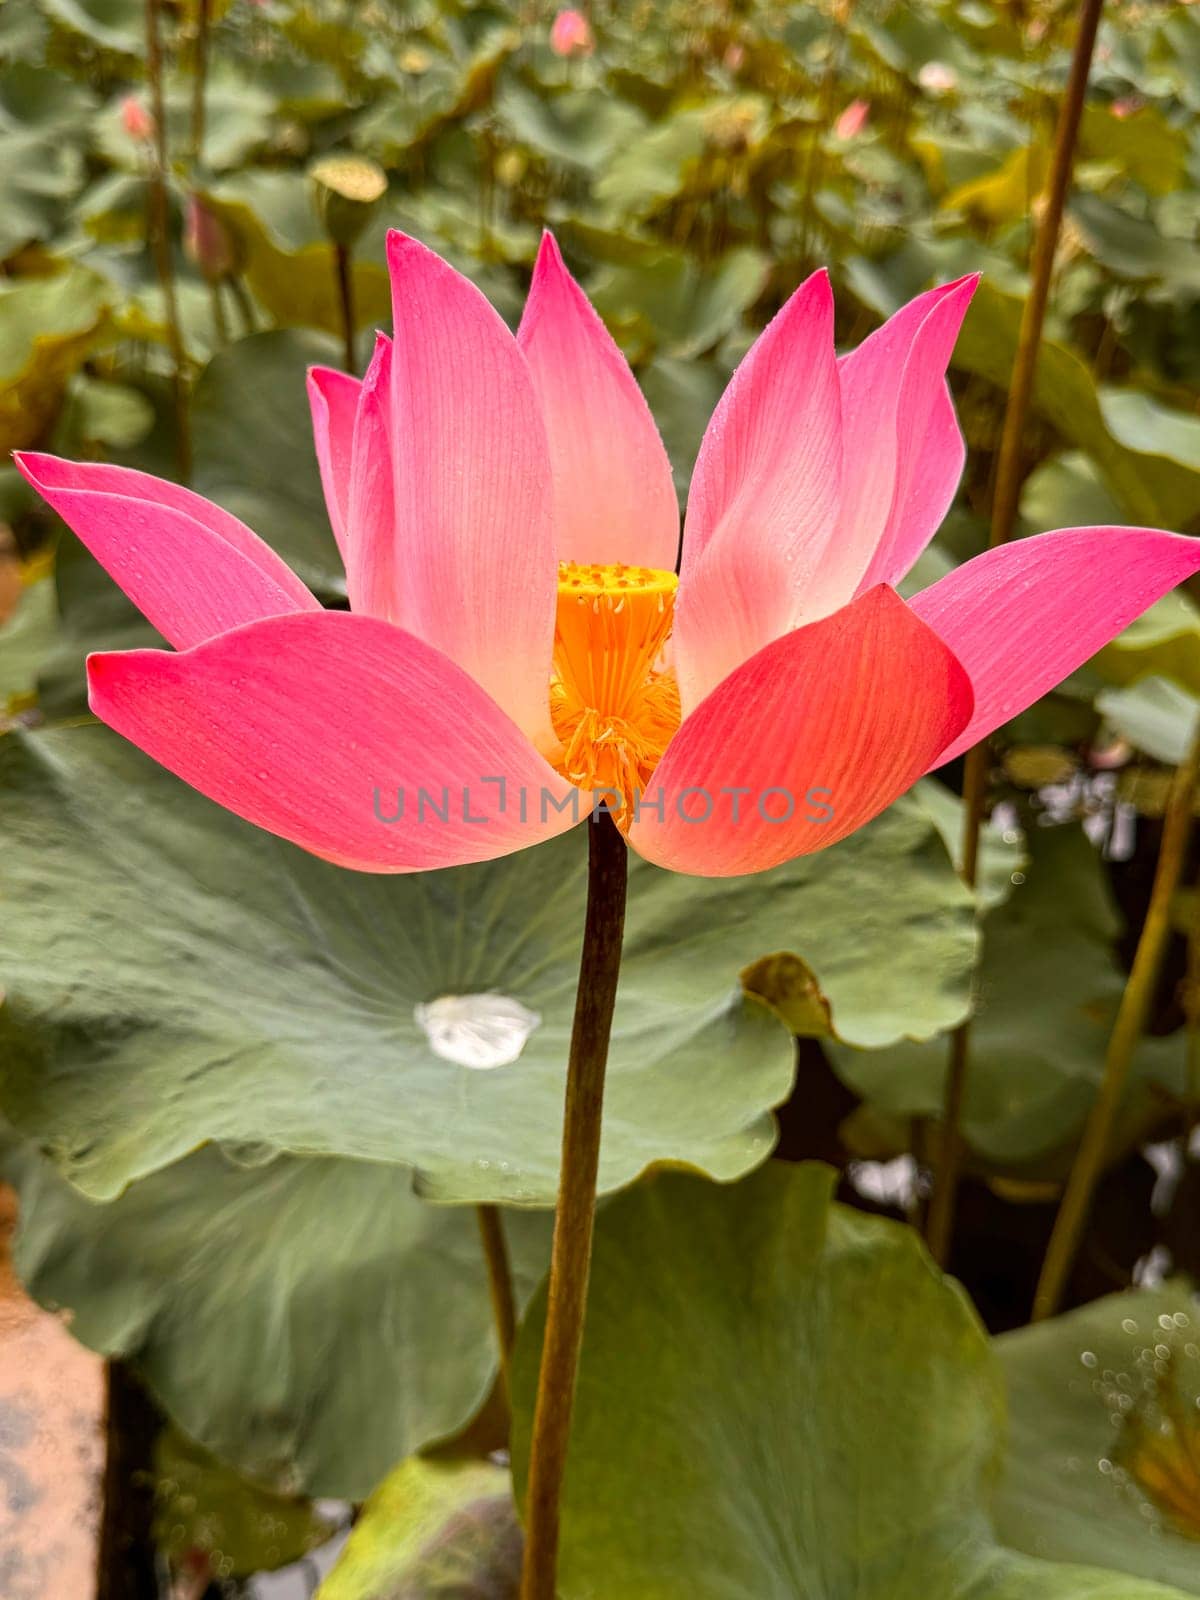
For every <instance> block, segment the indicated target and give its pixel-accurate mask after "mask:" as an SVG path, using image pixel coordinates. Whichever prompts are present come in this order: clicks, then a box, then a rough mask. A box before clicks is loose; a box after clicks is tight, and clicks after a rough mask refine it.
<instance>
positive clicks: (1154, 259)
mask: <svg viewBox="0 0 1200 1600" xmlns="http://www.w3.org/2000/svg"><path fill="white" fill-rule="evenodd" d="M1071 219H1072V221H1073V222H1074V223H1075V225H1076V227H1077V228H1078V229H1079V231H1080V233H1081V234H1082V237H1083V239H1084V241H1085V242H1086V244H1087V246H1088V249H1089V250H1090V251H1091V253H1092V255H1093V256H1094V257H1095V258H1096V260H1097V261H1098V262H1099V263H1100V264H1101V265H1102V266H1104V267H1105V268H1106V269H1107V270H1108V271H1109V272H1111V273H1113V274H1114V275H1115V276H1116V277H1117V278H1127V279H1130V280H1132V281H1133V282H1135V283H1155V282H1157V283H1161V284H1163V285H1165V286H1166V287H1167V288H1168V289H1170V290H1172V291H1173V292H1174V293H1176V294H1178V295H1180V297H1181V298H1183V299H1185V300H1186V299H1191V298H1193V297H1194V296H1195V295H1196V294H1197V293H1200V262H1198V261H1197V259H1196V251H1195V249H1194V248H1193V245H1192V241H1191V240H1190V239H1176V238H1172V237H1171V235H1169V234H1165V233H1163V232H1162V231H1161V230H1160V229H1159V228H1156V227H1155V225H1154V224H1153V223H1152V222H1150V221H1149V220H1148V219H1147V218H1145V217H1139V216H1136V215H1134V213H1133V212H1131V211H1130V210H1129V209H1128V208H1127V207H1122V206H1118V205H1114V204H1113V203H1112V202H1111V201H1110V200H1106V199H1104V198H1103V197H1102V196H1101V195H1098V194H1086V193H1082V194H1077V195H1075V196H1074V198H1073V199H1072V202H1071Z"/></svg>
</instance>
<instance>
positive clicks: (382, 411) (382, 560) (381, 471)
mask: <svg viewBox="0 0 1200 1600" xmlns="http://www.w3.org/2000/svg"><path fill="white" fill-rule="evenodd" d="M391 386H392V343H391V340H390V339H388V338H385V336H384V335H383V334H380V335H379V336H378V337H377V339H376V343H375V354H374V355H373V356H372V357H371V364H370V366H369V367H368V368H367V373H366V377H365V378H364V379H363V381H362V388H361V390H360V392H359V398H358V412H357V415H356V417H355V419H354V443H353V450H352V455H353V464H352V466H351V469H350V494H349V498H348V501H347V512H346V525H347V528H348V530H349V540H348V543H349V552H348V556H347V560H346V581H347V588H348V590H349V595H350V608H351V610H353V611H361V612H364V613H365V614H366V615H367V616H372V617H387V618H388V619H389V620H391V621H396V620H398V618H399V616H400V595H401V587H402V577H401V574H400V572H399V569H398V561H399V551H398V545H397V538H396V531H397V530H396V494H395V486H394V483H393V480H392V446H391V437H392V436H391Z"/></svg>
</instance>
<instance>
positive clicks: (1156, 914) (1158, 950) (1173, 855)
mask: <svg viewBox="0 0 1200 1600" xmlns="http://www.w3.org/2000/svg"><path fill="white" fill-rule="evenodd" d="M1198 773H1200V736H1198V737H1197V739H1196V740H1195V742H1194V743H1193V745H1192V748H1191V749H1190V750H1189V751H1188V753H1187V756H1186V757H1185V758H1184V760H1183V762H1182V763H1181V765H1180V766H1179V767H1178V768H1177V769H1176V771H1175V776H1174V778H1173V780H1172V782H1171V792H1170V795H1169V796H1168V799H1167V809H1166V812H1165V814H1164V817H1163V836H1162V845H1161V846H1160V848H1159V852H1158V864H1157V866H1156V867H1155V869H1154V884H1153V887H1152V888H1151V890H1150V904H1149V906H1148V907H1147V910H1146V920H1145V922H1144V923H1143V925H1142V932H1141V936H1140V938H1139V939H1138V945H1137V950H1136V951H1135V952H1134V957H1133V965H1132V967H1131V968H1130V969H1129V979H1128V981H1127V982H1126V984H1125V990H1124V993H1123V994H1122V995H1121V1004H1120V1006H1119V1008H1118V1010H1117V1020H1116V1022H1115V1023H1114V1024H1113V1031H1112V1034H1111V1036H1110V1038H1109V1041H1108V1051H1107V1054H1106V1055H1105V1058H1104V1077H1103V1078H1102V1079H1101V1082H1100V1092H1099V1094H1098V1095H1097V1096H1096V1101H1095V1104H1094V1105H1093V1106H1092V1111H1091V1115H1090V1116H1089V1117H1088V1120H1087V1126H1086V1127H1085V1128H1084V1130H1083V1138H1082V1139H1081V1140H1080V1143H1079V1149H1078V1150H1077V1151H1076V1152H1075V1160H1074V1162H1073V1163H1072V1166H1071V1175H1070V1177H1069V1178H1068V1179H1067V1187H1066V1189H1065V1190H1064V1192H1063V1197H1062V1203H1061V1205H1060V1206H1059V1210H1058V1216H1057V1217H1056V1218H1055V1219H1054V1231H1053V1232H1052V1233H1051V1235H1050V1243H1049V1245H1048V1246H1047V1247H1046V1259H1045V1260H1044V1261H1043V1263H1042V1273H1041V1277H1040V1278H1039V1279H1038V1286H1037V1291H1036V1293H1035V1294H1034V1297H1033V1321H1034V1322H1040V1321H1041V1320H1042V1319H1043V1318H1044V1317H1051V1316H1053V1315H1054V1313H1055V1311H1057V1310H1058V1306H1059V1303H1060V1301H1061V1300H1062V1295H1063V1290H1064V1289H1065V1287H1066V1283H1067V1279H1068V1277H1069V1276H1070V1273H1071V1268H1072V1267H1073V1266H1074V1264H1075V1256H1076V1254H1077V1252H1078V1249H1079V1240H1080V1236H1081V1235H1082V1233H1083V1229H1084V1225H1085V1224H1086V1222H1087V1218H1088V1212H1089V1210H1090V1209H1091V1203H1092V1195H1093V1193H1094V1192H1095V1188H1096V1184H1097V1183H1098V1182H1099V1179H1100V1174H1101V1172H1102V1171H1103V1168H1104V1159H1105V1156H1106V1155H1107V1153H1108V1148H1109V1143H1110V1141H1111V1138H1112V1132H1113V1127H1114V1125H1115V1123H1116V1120H1117V1114H1118V1112H1119V1111H1120V1109H1121V1102H1122V1100H1123V1099H1124V1097H1125V1087H1126V1084H1127V1083H1128V1080H1129V1069H1130V1066H1131V1065H1132V1063H1133V1054H1134V1051H1135V1049H1136V1048H1137V1043H1138V1039H1139V1038H1140V1037H1141V1032H1142V1026H1143V1024H1144V1023H1145V1020H1146V1013H1147V1011H1148V1010H1149V1007H1150V1002H1151V1000H1152V998H1153V996H1154V986H1155V983H1156V982H1157V980H1158V973H1159V968H1160V966H1161V965H1162V957H1163V951H1164V950H1165V949H1166V946H1167V940H1168V938H1169V937H1170V933H1171V901H1172V899H1173V897H1174V894H1175V890H1176V889H1177V887H1178V885H1179V877H1180V874H1181V872H1182V871H1183V865H1184V859H1185V857H1186V855H1187V845H1188V839H1189V837H1190V835H1191V831H1192V810H1193V807H1194V805H1195V803H1196V780H1197V774H1198Z"/></svg>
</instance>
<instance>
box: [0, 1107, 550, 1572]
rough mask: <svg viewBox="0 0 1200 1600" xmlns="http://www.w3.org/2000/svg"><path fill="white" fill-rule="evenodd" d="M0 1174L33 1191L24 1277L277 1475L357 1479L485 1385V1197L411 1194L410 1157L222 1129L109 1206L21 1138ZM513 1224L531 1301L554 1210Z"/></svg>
mask: <svg viewBox="0 0 1200 1600" xmlns="http://www.w3.org/2000/svg"><path fill="white" fill-rule="evenodd" d="M235 1154H236V1157H237V1159H235ZM0 1173H2V1174H3V1176H4V1177H5V1178H6V1179H7V1180H8V1181H10V1182H11V1183H13V1184H14V1185H15V1187H16V1188H17V1190H18V1193H19V1196H20V1206H21V1222H20V1229H19V1232H18V1235H17V1243H16V1252H15V1264H16V1268H17V1271H18V1273H19V1274H20V1276H21V1278H22V1280H23V1282H24V1283H25V1285H26V1287H27V1288H28V1290H29V1292H30V1293H31V1294H33V1295H34V1296H35V1297H36V1298H37V1299H39V1300H40V1301H42V1302H43V1303H44V1304H47V1305H52V1306H61V1307H65V1308H66V1309H67V1310H68V1311H69V1312H70V1315H71V1331H72V1333H73V1334H74V1335H75V1337H76V1338H77V1339H80V1340H82V1341H83V1343H84V1344H87V1345H89V1346H90V1347H91V1348H92V1349H94V1350H98V1351H99V1352H101V1353H102V1354H103V1355H106V1356H120V1357H122V1358H124V1359H126V1360H128V1361H130V1362H132V1363H133V1365H134V1367H135V1369H136V1370H137V1372H138V1373H139V1374H140V1376H141V1377H142V1378H143V1379H144V1381H145V1382H146V1383H147V1384H148V1385H149V1387H150V1388H151V1389H152V1390H153V1391H154V1393H155V1395H156V1396H157V1397H158V1399H159V1401H160V1402H161V1404H162V1405H163V1407H164V1408H165V1409H166V1411H167V1412H168V1414H169V1415H170V1416H171V1417H172V1418H173V1419H174V1420H175V1421H176V1422H177V1423H178V1424H179V1425H180V1426H181V1427H182V1428H183V1429H184V1430H186V1432H187V1433H188V1434H189V1435H190V1436H191V1437H192V1438H194V1439H196V1440H198V1441H200V1443H201V1444H202V1445H203V1446H204V1447H205V1448H206V1449H207V1450H208V1451H210V1452H211V1453H212V1454H213V1455H214V1456H216V1457H218V1458H219V1459H221V1460H223V1461H227V1462H230V1463H232V1464H233V1465H234V1466H235V1467H236V1468H237V1469H238V1470H239V1472H241V1473H243V1474H245V1475H246V1476H247V1477H248V1478H250V1479H252V1480H253V1481H255V1482H257V1483H258V1484H260V1485H263V1486H265V1488H267V1489H270V1490H272V1491H274V1492H276V1493H282V1494H289V1495H295V1494H299V1493H301V1492H304V1493H307V1494H310V1495H333V1496H337V1497H339V1498H344V1499H350V1500H361V1499H362V1498H363V1497H364V1496H365V1495H367V1494H368V1493H369V1492H370V1490H371V1489H372V1488H373V1487H374V1485H375V1484H376V1483H378V1482H379V1480H380V1479H381V1478H382V1477H383V1476H384V1474H385V1473H387V1472H388V1471H389V1470H390V1469H391V1467H392V1466H393V1464H394V1463H395V1462H396V1461H397V1460H399V1459H401V1458H403V1457H404V1456H407V1455H408V1454H410V1453H411V1452H413V1451H415V1450H419V1449H422V1448H424V1447H425V1446H426V1445H429V1444H431V1443H434V1442H436V1441H438V1440H441V1439H445V1438H448V1437H451V1436H453V1435H454V1434H456V1433H458V1432H459V1431H460V1430H461V1429H462V1428H463V1427H465V1426H466V1424H467V1423H468V1422H470V1420H471V1419H472V1417H474V1416H475V1414H476V1412H477V1411H478V1410H479V1408H480V1406H481V1405H482V1404H483V1401H484V1400H485V1399H486V1397H487V1394H488V1391H489V1389H490V1388H491V1385H492V1382H493V1379H494V1377H495V1374H496V1367H497V1357H496V1346H495V1334H494V1331H493V1321H492V1311H491V1302H490V1299H489V1296H488V1286H487V1278H486V1274H485V1270H484V1262H483V1254H482V1250H481V1246H480V1239H479V1229H478V1224H477V1221H476V1217H475V1212H474V1209H473V1208H471V1207H463V1206H434V1205H429V1204H427V1203H426V1202H425V1201H423V1200H420V1199H418V1198H417V1196H416V1195H415V1194H414V1193H413V1190H412V1174H411V1173H410V1172H408V1171H406V1170H405V1169H404V1168H402V1167H397V1166H391V1165H388V1164H386V1163H383V1162H370V1161H345V1160H337V1159H329V1158H325V1157H296V1156H279V1157H277V1158H275V1159H271V1158H270V1152H269V1151H266V1152H263V1151H254V1150H251V1149H242V1150H240V1151H237V1152H235V1153H225V1152H223V1151H221V1150H219V1149H218V1148H216V1147H215V1146H209V1147H207V1148H206V1149H203V1150H199V1151H197V1152H196V1153H195V1154H194V1155H190V1156H187V1157H185V1158H184V1159H183V1160H182V1161H179V1162H176V1163H175V1164H174V1165H173V1166H170V1167H167V1168H166V1169H164V1170H163V1171H161V1172H157V1173H154V1174H153V1175H152V1176H151V1177H148V1178H145V1179H143V1180H142V1181H141V1182H140V1183H135V1184H133V1185H132V1186H131V1187H130V1188H128V1189H127V1190H126V1191H125V1193H124V1194H123V1195H122V1196H121V1197H120V1198H119V1199H117V1200H114V1201H113V1202H112V1203H111V1204H108V1205H97V1204H95V1203H94V1202H93V1201H90V1200H88V1199H86V1198H85V1197H84V1196H83V1195H82V1194H80V1193H79V1191H78V1190H76V1189H74V1188H72V1186H71V1185H70V1184H69V1183H67V1182H66V1180H65V1179H63V1178H62V1177H61V1176H60V1175H59V1173H58V1171H57V1170H56V1168H55V1167H54V1166H53V1164H52V1163H51V1162H49V1161H47V1160H46V1159H45V1158H44V1157H43V1156H41V1155H39V1154H38V1153H37V1152H36V1151H35V1150H34V1148H33V1147H32V1146H31V1145H29V1144H28V1143H25V1144H20V1143H18V1142H17V1141H15V1140H13V1139H11V1138H10V1139H9V1140H8V1142H7V1145H6V1146H0ZM504 1226H505V1233H506V1237H507V1240H508V1244H509V1251H510V1256H511V1260H512V1270H513V1279H514V1286H515V1289H516V1291H517V1295H518V1298H519V1300H520V1301H521V1302H522V1303H524V1301H525V1299H526V1298H527V1297H528V1295H529V1294H530V1293H531V1292H532V1290H533V1288H534V1286H535V1285H536V1283H537V1282H538V1280H539V1278H540V1277H541V1275H542V1273H543V1271H544V1270H545V1265H546V1262H547V1261H548V1259H549V1250H550V1241H549V1232H550V1218H549V1216H548V1215H547V1214H545V1213H542V1212H511V1211H510V1212H506V1213H505V1216H504ZM384 1396H386V1404H381V1397H384ZM227 1553H228V1552H227ZM238 1570H239V1571H245V1570H249V1569H248V1568H247V1566H246V1565H244V1564H242V1565H239V1567H238Z"/></svg>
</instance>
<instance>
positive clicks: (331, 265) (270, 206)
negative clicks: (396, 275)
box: [203, 168, 391, 334]
mask: <svg viewBox="0 0 1200 1600" xmlns="http://www.w3.org/2000/svg"><path fill="white" fill-rule="evenodd" d="M203 198H204V200H205V203H206V204H207V205H208V206H209V207H210V208H211V209H212V210H213V211H214V212H215V213H216V214H217V215H218V216H219V217H220V218H221V219H222V221H223V222H224V223H225V225H226V226H227V227H228V228H229V229H230V231H231V232H232V234H233V236H234V238H235V239H236V241H237V247H238V250H239V252H240V256H241V260H242V271H243V273H244V276H245V279H246V282H247V283H248V284H249V285H250V288H251V289H252V290H253V292H254V297H255V299H256V300H257V301H258V302H259V303H260V305H262V307H263V308H264V310H265V311H266V312H267V314H268V315H269V316H270V317H271V318H272V319H273V320H274V321H275V322H277V323H278V324H280V325H281V326H285V327H287V326H299V327H304V328H318V329H320V330H321V331H322V332H324V333H329V334H338V333H340V331H341V326H342V311H341V300H340V297H339V290H338V280H337V274H336V268H335V262H334V256H333V246H332V245H331V244H330V243H329V241H328V240H327V239H326V238H325V236H324V235H323V234H322V233H321V230H320V228H319V226H318V223H317V218H316V214H315V212H314V210H313V205H312V198H311V194H310V189H309V184H308V181H307V179H306V178H305V177H304V175H303V174H302V173H298V172H272V171H264V170H262V169H255V168H249V169H247V170H245V171H241V172H238V173H236V174H233V175H231V176H229V177H227V178H225V179H223V180H222V182H221V184H220V185H219V186H217V187H214V188H212V189H211V190H209V191H207V192H206V193H205V195H204V197H203ZM353 276H354V294H355V301H354V303H355V309H356V313H357V319H358V325H359V327H360V328H362V327H365V326H367V325H369V324H372V323H376V322H384V321H386V320H387V319H388V317H389V316H390V313H391V290H390V288H389V285H388V275H387V271H386V269H385V267H384V265H383V258H382V255H381V254H374V253H371V252H368V250H367V249H366V247H365V245H364V246H363V247H362V248H361V249H360V250H359V252H358V253H357V256H356V259H355V261H354V265H353Z"/></svg>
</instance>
